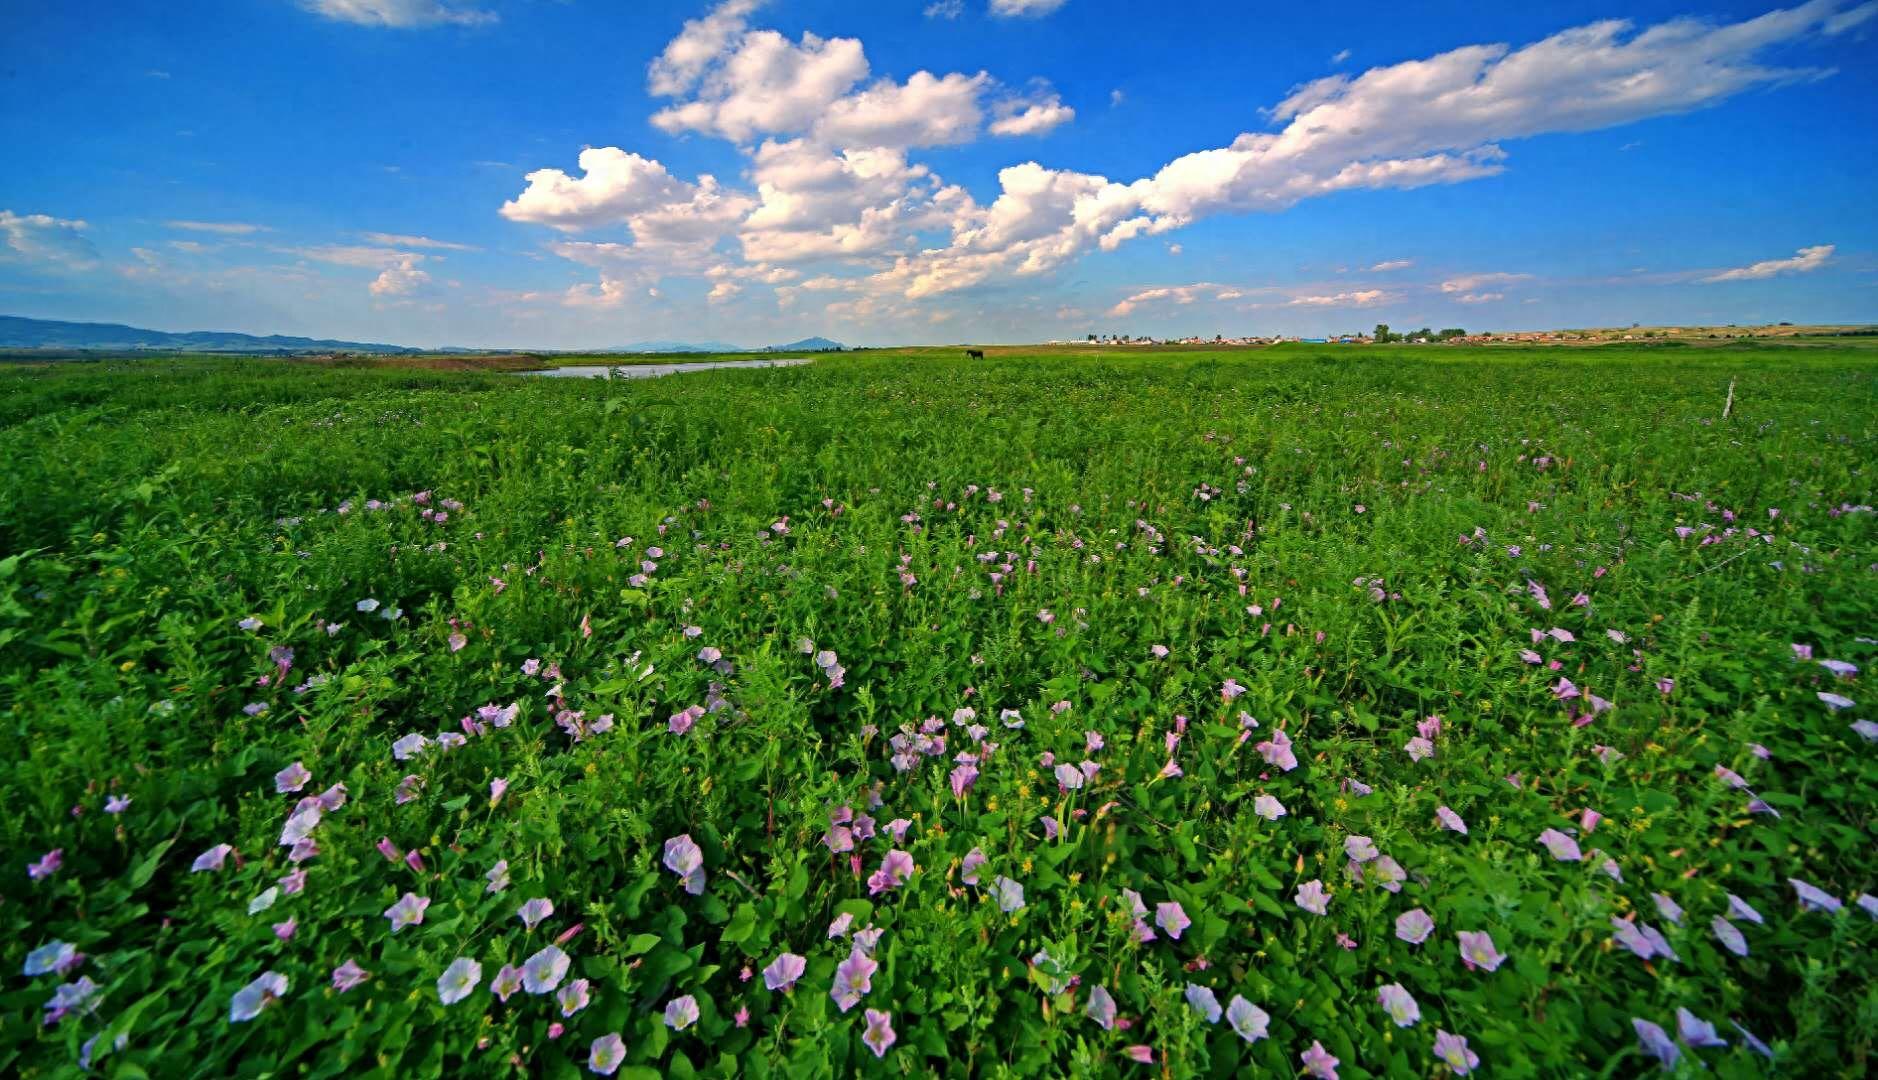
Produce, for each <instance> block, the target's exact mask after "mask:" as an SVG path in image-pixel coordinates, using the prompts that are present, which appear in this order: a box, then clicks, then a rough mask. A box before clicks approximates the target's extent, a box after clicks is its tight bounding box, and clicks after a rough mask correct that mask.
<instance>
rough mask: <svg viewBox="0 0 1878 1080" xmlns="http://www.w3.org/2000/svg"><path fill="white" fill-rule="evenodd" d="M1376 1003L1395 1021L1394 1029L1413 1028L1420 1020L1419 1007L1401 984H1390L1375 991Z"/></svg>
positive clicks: (1420, 1011) (1420, 1010) (1420, 1012)
mask: <svg viewBox="0 0 1878 1080" xmlns="http://www.w3.org/2000/svg"><path fill="white" fill-rule="evenodd" d="M1376 1003H1377V1004H1378V1005H1381V1006H1382V1011H1383V1012H1386V1013H1388V1014H1389V1019H1391V1020H1393V1021H1395V1026H1396V1027H1414V1026H1415V1024H1416V1022H1417V1021H1419V1020H1420V1019H1421V1018H1422V1009H1421V1006H1420V1005H1418V1004H1416V1002H1415V996H1414V995H1413V994H1410V993H1409V992H1408V990H1407V989H1406V988H1404V987H1403V985H1402V984H1401V983H1390V984H1389V985H1387V986H1385V987H1383V988H1382V989H1380V990H1378V991H1376Z"/></svg>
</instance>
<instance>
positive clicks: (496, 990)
mask: <svg viewBox="0 0 1878 1080" xmlns="http://www.w3.org/2000/svg"><path fill="white" fill-rule="evenodd" d="M521 988H522V969H521V968H518V967H516V966H515V965H514V964H504V965H502V970H500V971H498V972H496V977H495V978H493V979H491V980H489V992H490V993H492V994H494V995H495V996H496V997H498V998H500V999H501V1000H503V1001H507V1000H509V998H510V997H511V996H512V995H514V994H515V993H516V991H518V990H520V989H521Z"/></svg>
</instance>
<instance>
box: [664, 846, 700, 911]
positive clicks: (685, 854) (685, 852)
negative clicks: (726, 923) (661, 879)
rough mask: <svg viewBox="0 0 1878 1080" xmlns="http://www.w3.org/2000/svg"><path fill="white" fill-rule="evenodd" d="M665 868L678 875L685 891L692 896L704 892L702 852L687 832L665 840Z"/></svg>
mask: <svg viewBox="0 0 1878 1080" xmlns="http://www.w3.org/2000/svg"><path fill="white" fill-rule="evenodd" d="M665 868H666V869H667V870H670V871H671V872H672V873H674V874H677V875H678V877H679V880H680V882H681V883H682V884H683V885H684V887H685V891H686V892H688V893H690V894H691V895H693V896H698V895H700V894H702V893H703V892H704V882H705V873H704V852H703V851H702V850H701V849H700V848H699V847H698V845H697V844H695V843H693V842H692V839H691V835H690V834H689V833H685V834H682V835H679V836H674V837H672V838H671V839H670V840H667V841H665Z"/></svg>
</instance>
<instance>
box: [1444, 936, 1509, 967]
mask: <svg viewBox="0 0 1878 1080" xmlns="http://www.w3.org/2000/svg"><path fill="white" fill-rule="evenodd" d="M1456 936H1458V937H1459V938H1460V941H1461V962H1462V963H1463V964H1466V965H1467V970H1469V971H1472V970H1474V969H1475V968H1480V969H1481V970H1483V971H1496V970H1498V969H1499V967H1500V964H1501V963H1502V962H1503V961H1505V959H1506V954H1505V953H1502V952H1500V951H1499V950H1498V949H1496V948H1494V945H1493V935H1491V934H1489V933H1487V932H1486V931H1485V930H1462V931H1461V932H1460V933H1459V934H1458V935H1456Z"/></svg>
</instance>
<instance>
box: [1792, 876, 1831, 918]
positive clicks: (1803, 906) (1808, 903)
mask: <svg viewBox="0 0 1878 1080" xmlns="http://www.w3.org/2000/svg"><path fill="white" fill-rule="evenodd" d="M1787 884H1789V885H1791V886H1793V892H1794V895H1796V896H1797V897H1799V900H1800V910H1801V911H1823V912H1826V913H1827V914H1834V913H1836V912H1838V910H1839V909H1840V908H1842V907H1844V906H1845V903H1844V902H1843V901H1841V900H1840V899H1839V898H1838V897H1836V896H1833V895H1832V894H1831V893H1828V892H1826V891H1825V890H1823V889H1821V888H1819V887H1818V886H1816V885H1811V884H1808V883H1807V882H1804V881H1801V880H1800V879H1799V878H1788V879H1787Z"/></svg>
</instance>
